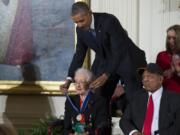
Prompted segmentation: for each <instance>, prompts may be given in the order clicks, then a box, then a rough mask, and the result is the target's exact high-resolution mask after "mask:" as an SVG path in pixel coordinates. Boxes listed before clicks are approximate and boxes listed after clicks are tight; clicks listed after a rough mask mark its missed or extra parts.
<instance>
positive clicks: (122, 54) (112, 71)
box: [60, 2, 146, 108]
mask: <svg viewBox="0 0 180 135" xmlns="http://www.w3.org/2000/svg"><path fill="white" fill-rule="evenodd" d="M71 18H72V20H73V21H74V23H75V24H77V27H76V33H77V45H76V52H75V54H74V56H73V59H72V62H71V64H70V67H69V70H68V77H67V78H66V80H65V83H64V84H63V85H61V86H60V90H62V91H67V90H68V88H69V86H70V83H71V82H72V81H73V79H72V78H73V77H74V73H75V71H76V70H77V69H78V68H80V67H81V66H82V64H83V62H84V59H85V56H86V53H87V50H88V49H89V48H90V49H92V50H94V52H95V60H94V61H93V64H92V66H91V71H92V72H93V74H94V75H95V77H96V79H95V80H94V81H93V82H91V84H90V87H91V88H92V89H94V90H95V91H96V93H97V94H99V95H102V96H103V97H105V98H106V103H105V106H106V107H107V108H109V102H110V100H111V97H112V95H113V92H114V90H115V88H116V85H117V83H118V81H119V79H120V78H121V79H122V80H123V81H124V84H125V92H126V96H127V98H128V100H130V99H131V97H132V95H133V93H134V92H135V90H134V88H135V87H136V88H137V87H139V83H138V81H137V78H136V67H138V66H140V65H145V64H146V60H145V53H144V51H142V50H140V49H139V48H138V47H136V45H135V44H134V43H133V42H132V40H131V39H130V38H129V37H128V35H127V33H126V31H125V30H124V29H123V27H122V26H121V24H120V22H119V20H118V19H117V18H116V17H115V16H114V15H112V14H108V13H93V12H92V11H91V10H90V8H89V7H88V5H87V4H86V3H84V2H76V3H74V4H73V5H72V11H71ZM129 51H131V52H129Z"/></svg>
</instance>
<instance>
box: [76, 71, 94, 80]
mask: <svg viewBox="0 0 180 135" xmlns="http://www.w3.org/2000/svg"><path fill="white" fill-rule="evenodd" d="M78 75H83V76H84V77H85V78H86V82H91V81H92V80H93V73H92V72H91V71H89V70H88V69H85V68H79V69H78V70H76V72H75V76H78Z"/></svg>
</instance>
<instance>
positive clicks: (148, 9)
mask: <svg viewBox="0 0 180 135" xmlns="http://www.w3.org/2000/svg"><path fill="white" fill-rule="evenodd" d="M91 7H92V10H93V11H98V12H109V13H112V14H114V15H116V16H117V17H118V19H119V20H120V22H121V24H122V26H123V27H124V28H125V29H126V30H127V31H128V33H129V36H130V37H131V38H132V39H133V41H134V42H135V43H136V44H137V46H139V47H140V48H142V49H143V50H145V52H146V57H147V61H148V62H155V59H156V55H157V53H158V52H159V51H161V50H164V49H165V36H166V29H167V28H168V27H169V26H170V25H173V24H177V23H178V24H180V0H103V2H102V0H91Z"/></svg>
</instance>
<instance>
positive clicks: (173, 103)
mask: <svg viewBox="0 0 180 135" xmlns="http://www.w3.org/2000/svg"><path fill="white" fill-rule="evenodd" d="M142 78H143V80H142V83H143V86H144V89H145V90H142V91H141V92H138V93H137V95H136V96H134V97H133V100H132V102H130V103H129V105H128V106H127V108H126V110H125V113H124V115H123V117H122V119H121V120H120V127H121V129H122V131H123V132H124V134H125V135H180V128H179V125H180V104H179V103H180V95H179V94H178V93H172V92H169V91H167V90H165V89H163V87H162V82H163V71H162V69H161V68H160V67H159V66H158V65H157V64H154V63H150V64H148V65H147V67H146V68H145V69H144V72H143V75H142ZM151 97H152V98H151ZM150 99H151V100H150ZM147 125H148V126H147ZM148 132H149V133H148Z"/></svg>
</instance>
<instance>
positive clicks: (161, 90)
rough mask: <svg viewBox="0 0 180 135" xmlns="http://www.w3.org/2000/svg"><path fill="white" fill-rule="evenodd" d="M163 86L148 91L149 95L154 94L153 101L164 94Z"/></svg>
mask: <svg viewBox="0 0 180 135" xmlns="http://www.w3.org/2000/svg"><path fill="white" fill-rule="evenodd" d="M162 92H163V88H162V86H161V87H160V88H159V89H157V90H156V91H155V92H153V93H152V92H148V94H149V96H150V95H152V98H153V101H154V100H156V99H158V98H160V97H161V96H162Z"/></svg>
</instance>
